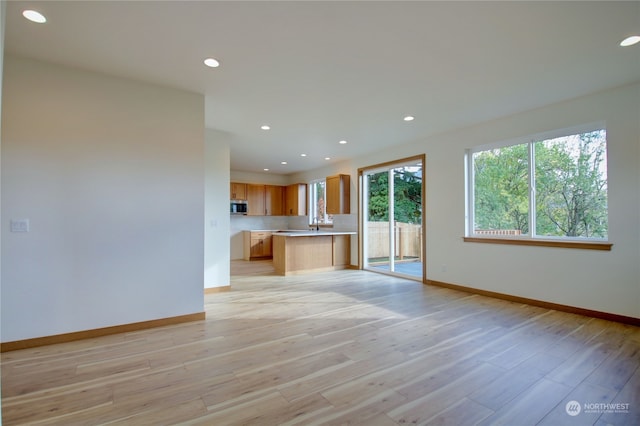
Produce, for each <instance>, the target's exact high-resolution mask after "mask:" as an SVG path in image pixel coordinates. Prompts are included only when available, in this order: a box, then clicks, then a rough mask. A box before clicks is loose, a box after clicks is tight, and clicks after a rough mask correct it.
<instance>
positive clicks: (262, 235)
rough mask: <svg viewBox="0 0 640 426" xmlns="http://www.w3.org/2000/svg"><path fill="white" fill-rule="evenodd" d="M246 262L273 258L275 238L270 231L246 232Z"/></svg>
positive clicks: (244, 248)
mask: <svg viewBox="0 0 640 426" xmlns="http://www.w3.org/2000/svg"><path fill="white" fill-rule="evenodd" d="M243 237H244V247H243V251H244V253H243V255H244V256H243V257H244V260H252V259H269V258H271V257H273V251H272V247H273V242H272V239H273V237H272V236H271V232H268V231H244V234H243Z"/></svg>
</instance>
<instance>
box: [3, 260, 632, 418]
mask: <svg viewBox="0 0 640 426" xmlns="http://www.w3.org/2000/svg"><path fill="white" fill-rule="evenodd" d="M233 268H234V269H233V270H234V275H233V277H232V290H231V291H229V292H223V293H215V294H209V295H206V296H205V309H206V312H207V319H206V320H205V321H200V322H194V323H186V324H180V325H174V326H168V327H163V328H157V329H152V330H146V331H139V332H135V333H126V334H119V335H113V336H106V337H101V338H95V339H90V340H84V341H78V342H73V343H65V344H59V345H52V346H47V347H41V348H34V349H27V350H21V351H15V352H8V353H4V354H3V355H2V396H3V398H2V411H3V422H2V423H3V424H4V425H15V424H34V425H36V424H38V425H40V424H43V425H50V424H53V425H92V424H124V425H147V424H148V425H161V424H167V425H168V424H187V425H191V424H194V425H241V424H243V425H244V424H246V425H280V424H282V425H293V424H298V425H314V424H365V425H395V424H400V425H402V424H434V425H435V424H440V425H456V426H457V425H467V424H481V425H497V424H505V425H537V424H540V425H565V424H566V425H573V424H576V425H591V424H593V425H598V426H604V425H608V424H612V425H639V424H640V368H639V367H640V329H639V328H638V327H634V326H629V325H622V324H618V323H612V322H607V321H604V320H599V319H593V318H588V317H582V316H578V315H573V314H568V313H561V312H556V311H551V310H547V309H542V308H538V307H532V306H527V305H522V304H516V303H511V302H505V301H501V300H496V299H491V298H487V297H483V296H478V295H470V294H467V293H461V292H457V291H454V290H450V289H444V288H438V287H432V286H423V285H422V284H420V283H417V282H414V281H406V280H402V279H396V278H393V277H389V276H384V275H379V274H374V273H370V272H364V271H355V270H346V271H336V272H327V273H321V274H313V275H299V276H291V277H281V276H276V275H274V274H273V270H272V268H271V267H270V264H269V262H257V263H251V264H248V263H244V262H242V263H237V262H236V264H235V265H234V267H233ZM573 400H575V401H578V402H579V403H580V404H581V405H580V406H581V408H582V407H584V404H607V403H620V404H623V405H619V406H618V409H620V408H622V409H623V410H624V407H627V406H626V405H624V404H628V409H627V412H622V413H614V412H606V411H607V406H593V405H592V406H590V407H591V408H592V410H591V411H593V412H585V411H587V410H584V409H583V411H582V412H581V413H580V414H578V415H577V416H570V415H568V414H567V412H566V405H567V403H568V402H569V401H573ZM608 407H609V408H612V407H611V406H608ZM609 411H611V410H609Z"/></svg>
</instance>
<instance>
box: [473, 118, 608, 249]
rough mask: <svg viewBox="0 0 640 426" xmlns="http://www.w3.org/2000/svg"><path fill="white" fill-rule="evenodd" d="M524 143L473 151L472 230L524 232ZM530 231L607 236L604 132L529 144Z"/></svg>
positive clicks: (526, 181) (526, 215)
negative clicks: (531, 153) (533, 225)
mask: <svg viewBox="0 0 640 426" xmlns="http://www.w3.org/2000/svg"><path fill="white" fill-rule="evenodd" d="M528 150H529V144H519V145H513V146H509V147H505V148H500V149H493V150H487V151H481V152H477V153H475V154H474V155H473V169H474V198H475V206H474V209H475V210H474V214H475V228H476V229H487V230H506V229H513V230H520V231H521V233H522V234H528V233H529V231H530V224H529V170H530V167H529V154H528ZM533 151H534V158H535V192H534V193H535V213H536V216H535V220H536V229H535V233H536V235H538V236H549V237H561V236H566V237H585V238H606V237H607V227H608V223H607V174H606V131H605V130H597V131H593V132H588V133H583V134H579V135H572V136H566V137H561V138H556V139H551V140H545V141H538V142H534V143H533Z"/></svg>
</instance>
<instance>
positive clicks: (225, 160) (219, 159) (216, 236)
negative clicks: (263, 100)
mask: <svg viewBox="0 0 640 426" xmlns="http://www.w3.org/2000/svg"><path fill="white" fill-rule="evenodd" d="M229 160H230V152H229V136H228V135H227V134H225V133H224V132H220V131H217V130H210V129H207V130H206V132H205V194H204V199H205V223H204V288H212V287H226V286H229V285H230V275H231V272H230V269H231V267H230V262H231V259H230V255H229V253H230V248H229V246H227V245H226V244H222V242H227V241H229V239H230V237H229V235H230V230H229V228H230V226H231V223H230V218H229V203H228V201H227V200H228V198H229V182H230V181H229ZM221 200H225V202H220V201H221Z"/></svg>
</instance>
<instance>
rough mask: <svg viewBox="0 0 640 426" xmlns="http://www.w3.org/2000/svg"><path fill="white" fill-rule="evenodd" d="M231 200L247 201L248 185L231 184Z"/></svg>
mask: <svg viewBox="0 0 640 426" xmlns="http://www.w3.org/2000/svg"><path fill="white" fill-rule="evenodd" d="M230 195H231V196H230V197H229V198H230V199H232V200H246V199H247V184H246V183H238V182H231V191H230Z"/></svg>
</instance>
